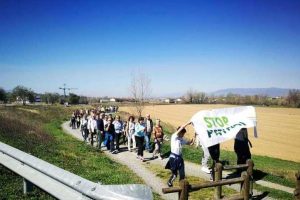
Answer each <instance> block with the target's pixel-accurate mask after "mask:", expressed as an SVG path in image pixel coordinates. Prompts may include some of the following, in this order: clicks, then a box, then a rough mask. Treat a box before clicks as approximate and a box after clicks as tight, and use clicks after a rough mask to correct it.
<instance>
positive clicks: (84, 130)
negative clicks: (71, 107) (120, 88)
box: [80, 115, 89, 142]
mask: <svg viewBox="0 0 300 200" xmlns="http://www.w3.org/2000/svg"><path fill="white" fill-rule="evenodd" d="M80 124H81V134H82V137H83V139H84V141H85V142H86V139H87V137H88V135H89V130H88V127H87V126H88V119H87V116H86V115H83V117H82V118H81V122H80Z"/></svg>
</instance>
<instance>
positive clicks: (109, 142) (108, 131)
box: [104, 118, 116, 153]
mask: <svg viewBox="0 0 300 200" xmlns="http://www.w3.org/2000/svg"><path fill="white" fill-rule="evenodd" d="M104 132H105V146H106V147H107V150H109V151H110V152H111V153H116V151H114V150H115V148H114V138H115V127H114V125H113V124H112V118H108V120H107V124H106V125H105V127H104Z"/></svg>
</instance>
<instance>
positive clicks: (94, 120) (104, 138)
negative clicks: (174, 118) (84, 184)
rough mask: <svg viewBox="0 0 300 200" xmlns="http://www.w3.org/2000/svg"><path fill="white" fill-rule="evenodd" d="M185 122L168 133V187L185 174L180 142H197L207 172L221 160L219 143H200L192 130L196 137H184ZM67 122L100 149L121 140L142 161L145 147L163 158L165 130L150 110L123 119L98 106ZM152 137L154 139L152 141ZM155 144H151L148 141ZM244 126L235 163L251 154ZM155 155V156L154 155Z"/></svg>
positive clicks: (117, 146) (117, 145)
mask: <svg viewBox="0 0 300 200" xmlns="http://www.w3.org/2000/svg"><path fill="white" fill-rule="evenodd" d="M191 124H192V123H191V122H188V123H186V124H184V125H182V126H180V127H178V129H177V131H176V132H175V133H173V134H172V136H171V153H170V156H169V160H168V162H167V164H166V166H165V168H166V169H170V170H171V172H172V174H171V176H170V178H169V180H168V182H167V184H168V186H169V187H172V186H173V181H174V180H175V179H176V177H177V175H178V172H179V180H181V179H184V178H185V171H184V160H183V157H182V146H183V145H185V144H194V143H196V145H200V146H201V147H202V150H203V157H202V161H201V163H202V168H201V170H202V171H203V172H205V173H210V174H211V175H212V178H213V177H214V174H213V173H214V170H211V169H214V166H215V164H216V163H218V162H220V159H219V158H220V144H216V145H213V146H210V147H208V148H206V147H204V146H203V145H201V144H200V140H199V137H200V136H199V135H198V134H197V133H195V137H194V138H193V139H191V140H186V139H184V135H185V133H186V127H187V126H189V125H191ZM70 126H72V128H80V129H81V133H82V136H83V139H84V141H86V142H90V144H91V145H92V146H93V145H94V139H95V141H96V142H97V147H98V148H99V150H100V151H101V149H102V147H103V146H105V147H106V149H107V150H108V151H110V152H111V153H112V154H116V153H119V152H120V144H125V145H126V148H127V149H128V151H130V152H132V151H134V152H136V153H137V159H139V160H141V161H144V160H145V159H144V150H146V151H148V152H153V154H152V158H153V159H155V158H158V157H159V158H160V159H163V158H162V155H161V145H162V143H163V140H164V131H163V128H162V126H161V124H160V120H159V119H156V122H155V124H154V123H153V121H152V119H151V117H150V115H149V114H147V115H146V117H145V118H144V117H139V118H138V119H137V120H135V117H134V116H129V118H128V119H127V120H125V121H122V120H121V118H120V116H119V115H116V116H115V117H113V116H112V114H106V113H105V112H102V110H101V109H95V110H77V111H75V112H74V113H73V114H72V117H71V123H70ZM151 140H153V143H151ZM150 144H154V145H150ZM248 144H250V146H251V143H250V141H249V139H248V133H247V129H245V128H243V129H241V130H240V131H239V133H238V134H237V135H236V138H235V144H234V150H235V152H236V154H237V164H244V163H246V160H247V159H250V158H251V153H250V149H249V145H248ZM157 155H158V156H157ZM209 158H211V159H212V161H213V162H212V166H211V167H210V168H209V167H208V160H209Z"/></svg>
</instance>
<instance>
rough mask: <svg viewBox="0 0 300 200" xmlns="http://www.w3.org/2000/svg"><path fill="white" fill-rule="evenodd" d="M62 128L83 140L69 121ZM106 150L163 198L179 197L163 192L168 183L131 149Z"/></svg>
mask: <svg viewBox="0 0 300 200" xmlns="http://www.w3.org/2000/svg"><path fill="white" fill-rule="evenodd" d="M62 128H63V130H65V132H66V133H69V134H71V135H72V136H74V137H75V138H77V139H79V140H81V141H83V138H82V136H81V133H80V131H79V130H78V129H72V128H71V127H69V123H68V122H66V123H64V124H63V125H62ZM104 152H105V154H106V155H107V156H108V157H110V158H111V159H112V160H114V161H116V162H118V163H121V164H123V165H126V166H127V167H128V168H130V169H131V170H132V171H133V172H134V173H136V174H137V175H138V176H139V177H141V178H142V179H143V181H144V182H145V183H146V184H147V185H148V186H150V187H151V188H152V191H154V192H156V193H158V194H159V195H161V197H162V198H163V199H166V200H174V199H177V198H178V195H177V194H175V193H173V194H163V193H162V191H161V189H162V188H165V187H168V186H167V184H166V183H165V182H164V181H162V180H161V179H160V178H158V177H157V176H156V175H155V174H153V173H152V172H151V171H150V170H149V169H147V168H146V167H145V166H144V165H143V163H142V162H141V161H140V160H137V159H136V154H135V153H132V152H129V151H124V152H122V153H119V154H111V153H109V152H107V151H104Z"/></svg>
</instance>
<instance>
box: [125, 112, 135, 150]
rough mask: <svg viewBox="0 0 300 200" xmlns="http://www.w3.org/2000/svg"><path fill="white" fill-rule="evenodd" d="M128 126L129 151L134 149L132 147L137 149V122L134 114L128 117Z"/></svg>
mask: <svg viewBox="0 0 300 200" xmlns="http://www.w3.org/2000/svg"><path fill="white" fill-rule="evenodd" d="M126 128H127V140H128V151H132V149H136V142H135V137H134V130H135V123H134V117H133V116H130V117H129V118H128V123H127V127H126ZM131 140H132V149H131Z"/></svg>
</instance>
